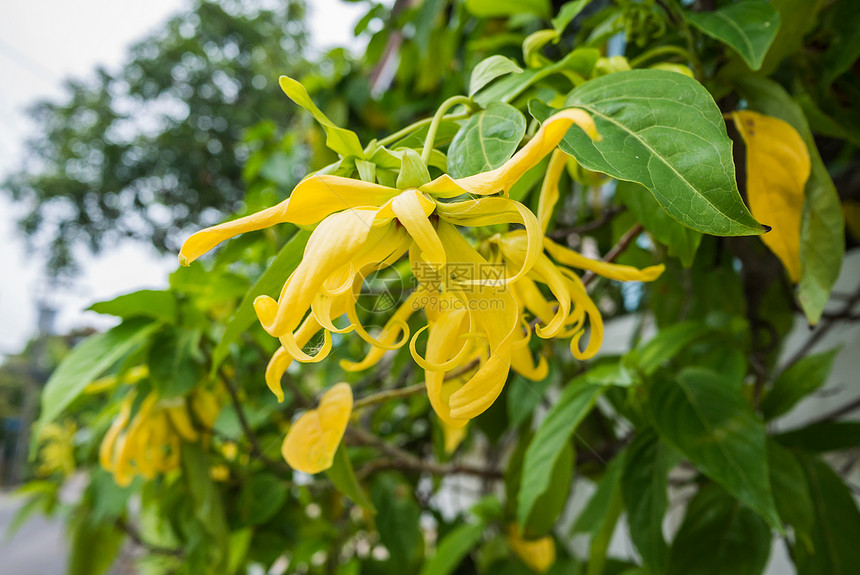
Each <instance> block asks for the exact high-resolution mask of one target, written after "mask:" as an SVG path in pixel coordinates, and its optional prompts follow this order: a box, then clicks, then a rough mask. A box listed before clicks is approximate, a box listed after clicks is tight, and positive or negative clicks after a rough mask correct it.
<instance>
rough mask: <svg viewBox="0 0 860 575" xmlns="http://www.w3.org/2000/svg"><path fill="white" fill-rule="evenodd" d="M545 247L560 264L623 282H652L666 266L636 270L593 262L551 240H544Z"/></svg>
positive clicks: (631, 267) (660, 265) (597, 261)
mask: <svg viewBox="0 0 860 575" xmlns="http://www.w3.org/2000/svg"><path fill="white" fill-rule="evenodd" d="M543 242H544V247H545V248H546V251H547V252H549V254H550V255H551V256H552V257H553V258H554V259H555V260H556V261H557V262H559V263H561V264H564V265H566V266H570V267H574V268H578V269H581V270H587V271H590V272H593V273H595V274H597V275H599V276H603V277H605V278H607V279H611V280H617V281H622V282H651V281H654V280H655V279H657V278H658V277H660V274H662V273H663V270H665V269H666V266H664V265H663V264H659V265H656V266H648V267H647V268H644V269H641V270H640V269H638V268H634V267H633V266H625V265H620V264H613V263H608V262H602V261H599V260H593V259H591V258H587V257H585V256H584V255H582V254H580V253H577V252H575V251H573V250H572V249H570V248H568V247H565V246H562V245H560V244H557V243H555V242H554V241H552V240H551V239H549V238H544V240H543Z"/></svg>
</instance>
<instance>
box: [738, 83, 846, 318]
mask: <svg viewBox="0 0 860 575" xmlns="http://www.w3.org/2000/svg"><path fill="white" fill-rule="evenodd" d="M737 84H738V89H739V90H740V92H741V93H742V94H743V96H744V97H745V98H746V99H747V101H748V102H749V105H750V108H752V109H753V110H756V111H757V112H761V113H763V114H767V115H769V116H774V117H776V118H780V119H781V120H784V121H786V122H788V123H789V124H791V125H792V126H793V127H794V129H795V130H797V131H798V133H799V134H800V135H801V136H802V137H803V140H804V141H805V142H806V145H807V147H808V148H809V158H810V160H811V161H812V172H811V173H810V175H809V180H807V182H806V191H805V198H806V199H805V201H804V204H803V225H802V227H801V231H800V269H801V272H800V273H801V277H800V284H799V285H798V291H797V299H798V301H799V302H800V305H801V307H802V308H803V311H804V313H805V314H806V318H807V320H809V323H811V324H816V323H818V320H820V319H821V314H822V312H823V311H824V306H825V305H826V304H827V300H828V299H829V298H830V292H831V290H832V289H833V284H834V283H836V279H837V278H838V277H839V270H840V268H841V267H842V258H843V256H844V255H845V221H844V217H843V214H842V204H841V203H840V201H839V194H838V193H837V192H836V186H834V185H833V180H832V179H831V178H830V174H829V173H828V171H827V166H825V165H824V161H823V160H822V159H821V155H820V154H819V153H818V147H817V146H816V145H815V140H814V139H813V137H812V132H811V131H810V130H809V125H808V124H807V122H806V117H805V116H804V114H803V110H802V109H801V107H800V105H798V104H797V102H795V101H794V100H793V99H792V98H791V96H789V95H788V93H787V92H786V91H785V90H784V89H783V88H782V86H780V85H779V84H777V83H776V82H773V81H772V80H769V79H767V78H761V77H758V76H745V77H743V78H740V79H738V80H737Z"/></svg>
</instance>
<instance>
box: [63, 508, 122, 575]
mask: <svg viewBox="0 0 860 575" xmlns="http://www.w3.org/2000/svg"><path fill="white" fill-rule="evenodd" d="M77 514H78V516H77V517H74V518H73V520H72V522H71V526H70V531H71V542H70V549H69V559H68V564H67V566H68V571H67V572H68V574H69V575H102V573H105V572H107V570H108V569H110V567H111V565H113V562H114V560H115V559H116V556H117V554H118V553H119V550H120V548H121V546H122V542H123V539H125V533H123V532H122V531H121V530H120V529H117V527H116V525H115V524H114V523H113V522H96V521H93V520H92V518H91V517H90V516H89V513H88V511H86V510H85V509H78V511H77Z"/></svg>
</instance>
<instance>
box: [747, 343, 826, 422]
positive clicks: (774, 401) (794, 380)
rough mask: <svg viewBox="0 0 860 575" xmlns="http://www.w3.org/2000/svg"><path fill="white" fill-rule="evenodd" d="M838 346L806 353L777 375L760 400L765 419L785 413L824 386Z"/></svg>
mask: <svg viewBox="0 0 860 575" xmlns="http://www.w3.org/2000/svg"><path fill="white" fill-rule="evenodd" d="M838 353H839V349H833V350H830V351H827V352H824V353H818V354H815V355H809V356H806V357H804V358H802V359H801V360H800V361H798V362H797V363H795V364H794V365H792V366H790V367H789V368H788V369H786V370H785V371H783V372H782V373H781V374H779V377H777V378H776V381H775V382H773V387H771V389H770V391H769V392H768V393H767V395H765V396H764V399H763V400H762V402H761V413H762V415H764V417H765V419H773V418H774V417H779V416H780V415H782V414H784V413H788V412H789V411H790V410H791V408H793V407H794V406H795V405H796V404H797V403H798V402H799V401H800V400H801V399H803V398H804V397H806V396H807V395H809V394H810V393H812V392H813V391H815V390H816V389H818V388H819V387H821V386H822V385H824V382H825V381H827V376H828V375H830V368H831V367H832V366H833V360H834V359H835V358H836V355H837V354H838Z"/></svg>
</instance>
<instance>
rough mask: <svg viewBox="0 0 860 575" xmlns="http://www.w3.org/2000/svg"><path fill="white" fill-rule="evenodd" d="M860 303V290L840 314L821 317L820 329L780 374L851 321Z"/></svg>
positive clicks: (792, 357) (852, 296)
mask: <svg viewBox="0 0 860 575" xmlns="http://www.w3.org/2000/svg"><path fill="white" fill-rule="evenodd" d="M858 302H860V289H858V290H857V291H855V292H854V293H853V294H852V295H851V296H850V297H849V298H847V299H846V300H845V305H844V306H842V309H841V310H840V311H838V312H835V313H832V314H828V315H823V316H822V317H821V323H819V324H818V328H817V329H816V330H815V331H813V332H812V335H811V336H809V339H807V340H806V342H804V344H803V345H802V346H800V349H798V350H797V351H796V352H795V353H794V355H792V356H791V358H789V360H788V361H787V362H786V363H785V367H783V368H782V369H781V370H780V373H782V372H784V371H785V370H786V369H788V368H789V367H791V366H792V365H794V364H795V363H797V362H798V361H800V360H801V359H803V357H804V356H805V355H806V354H808V353H809V352H810V351H811V350H812V348H813V347H815V344H817V343H818V342H819V341H821V338H823V337H824V336H825V335H827V333H828V332H829V331H830V330H831V329H833V327H834V326H835V325H836V324H838V323H839V322H840V321H841V320H849V321H853V320H851V318H852V313H851V312H852V311H853V309H854V306H855V305H857V303H858Z"/></svg>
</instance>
